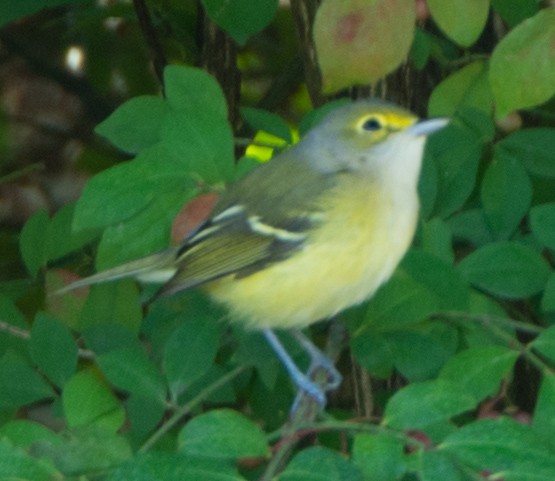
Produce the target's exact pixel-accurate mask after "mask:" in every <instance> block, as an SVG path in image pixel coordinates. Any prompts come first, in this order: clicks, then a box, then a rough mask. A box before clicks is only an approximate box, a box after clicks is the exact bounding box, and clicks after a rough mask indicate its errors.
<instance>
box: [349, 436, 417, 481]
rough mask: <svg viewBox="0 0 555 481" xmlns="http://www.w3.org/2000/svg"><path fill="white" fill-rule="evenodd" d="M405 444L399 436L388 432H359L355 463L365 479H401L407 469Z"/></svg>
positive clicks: (378, 480)
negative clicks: (390, 434) (389, 434)
mask: <svg viewBox="0 0 555 481" xmlns="http://www.w3.org/2000/svg"><path fill="white" fill-rule="evenodd" d="M404 450H405V446H404V443H403V441H401V440H400V439H399V438H396V437H393V436H388V435H387V434H385V435H384V434H358V435H356V436H355V438H354V443H353V448H352V451H353V454H352V456H353V463H354V464H355V466H358V468H359V469H360V470H361V471H362V474H363V476H364V479H371V480H372V481H392V480H398V479H401V477H402V476H403V474H405V471H406V469H407V467H406V461H405V456H404Z"/></svg>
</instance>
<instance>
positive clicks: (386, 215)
mask: <svg viewBox="0 0 555 481" xmlns="http://www.w3.org/2000/svg"><path fill="white" fill-rule="evenodd" d="M381 208H382V209H381V212H382V214H383V215H381V216H379V217H376V216H373V217H372V216H364V215H358V216H354V215H348V216H347V217H341V216H334V218H335V219H336V221H335V222H327V223H326V224H325V226H323V227H321V228H320V229H318V230H317V231H316V232H315V233H314V234H313V235H312V236H311V238H310V239H309V240H308V241H307V243H306V246H305V247H304V248H303V249H301V250H299V251H297V252H296V253H295V254H293V255H292V256H291V257H289V258H288V259H286V260H283V261H280V262H277V263H275V264H273V265H271V266H268V267H266V268H265V269H263V270H261V271H258V272H256V273H253V274H251V275H249V276H246V277H243V278H239V279H233V278H231V277H229V278H224V279H222V280H220V281H217V282H215V283H212V284H211V285H210V286H208V291H209V293H210V294H211V295H212V297H213V298H214V299H215V300H216V301H218V302H221V303H223V304H225V305H226V306H227V307H228V308H229V310H230V313H231V316H232V318H233V319H236V320H237V321H239V322H244V323H246V324H247V325H248V326H249V327H251V328H255V329H262V328H267V327H269V328H291V327H299V328H302V327H305V326H307V325H309V324H312V323H314V322H316V321H319V320H323V319H327V318H329V317H332V316H333V315H335V314H337V313H338V312H340V311H342V310H343V309H345V308H347V307H349V306H352V305H355V304H358V303H360V302H362V301H364V300H366V299H367V298H369V297H370V296H371V295H372V294H373V293H374V292H375V290H376V289H377V288H378V287H379V286H380V285H381V284H383V283H384V282H385V281H386V280H387V279H389V277H390V276H391V274H392V273H393V271H394V270H395V268H396V266H397V264H398V263H399V261H400V260H401V258H402V257H403V255H404V254H405V252H406V250H407V248H408V246H409V245H410V243H411V241H412V237H413V234H414V229H415V224H416V217H417V201H415V202H414V209H406V204H405V209H402V210H399V209H397V208H396V207H395V206H394V205H391V206H390V208H389V209H388V208H385V209H384V206H383V205H382V206H381ZM344 212H349V210H346V211H345V210H344ZM351 212H352V211H351ZM361 214H362V213H361Z"/></svg>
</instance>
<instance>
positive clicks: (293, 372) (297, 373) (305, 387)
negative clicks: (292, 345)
mask: <svg viewBox="0 0 555 481" xmlns="http://www.w3.org/2000/svg"><path fill="white" fill-rule="evenodd" d="M262 333H263V334H264V337H265V338H266V340H267V341H268V343H269V344H270V346H271V347H272V349H273V350H274V352H275V353H276V354H277V356H278V357H279V359H280V361H281V362H282V363H283V365H284V366H285V369H286V370H287V372H288V373H289V376H290V377H291V379H292V381H293V383H294V384H295V386H297V389H299V390H301V391H303V392H304V393H306V394H307V395H309V396H310V397H311V398H312V399H314V401H316V402H317V403H318V405H319V406H320V407H321V408H322V409H323V408H324V407H325V405H326V394H325V391H324V390H323V389H322V388H321V387H320V386H319V385H318V384H317V383H316V382H314V381H313V380H312V379H311V378H310V377H309V376H308V375H307V374H304V373H303V372H302V371H301V370H300V369H299V368H298V367H297V365H296V364H295V361H293V359H292V358H291V356H290V355H289V353H288V352H287V351H286V350H285V348H284V347H283V345H282V344H281V341H280V340H279V339H278V337H277V336H276V334H275V333H274V331H272V330H271V329H264V330H263V331H262ZM305 340H306V342H308V343H309V344H312V343H311V342H310V341H309V340H308V339H305ZM299 342H301V341H299ZM301 345H302V346H303V347H305V346H304V341H303V342H301ZM312 347H313V348H314V350H316V351H318V349H317V348H316V346H314V345H312ZM305 349H307V348H306V347H305ZM307 350H308V349H307ZM318 352H319V353H320V355H321V356H323V354H322V353H321V352H320V351H318ZM309 354H310V357H311V358H313V356H312V354H311V353H310V352H309ZM324 357H325V356H324ZM328 363H331V361H329V360H328ZM312 364H313V363H312ZM312 364H311V368H310V369H312ZM334 370H335V368H334ZM336 372H337V371H336ZM337 374H339V373H337ZM339 377H340V378H341V376H339ZM295 404H296V403H295Z"/></svg>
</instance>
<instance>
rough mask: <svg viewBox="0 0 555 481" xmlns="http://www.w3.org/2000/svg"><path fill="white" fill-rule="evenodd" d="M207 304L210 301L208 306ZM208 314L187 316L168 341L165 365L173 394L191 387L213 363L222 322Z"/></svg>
mask: <svg viewBox="0 0 555 481" xmlns="http://www.w3.org/2000/svg"><path fill="white" fill-rule="evenodd" d="M206 303H208V301H207V300H206V301H205V306H206ZM206 317H209V316H206ZM206 317H203V316H194V317H190V318H188V319H187V320H186V321H185V322H184V323H183V324H182V325H181V326H180V327H178V328H177V329H176V330H175V331H174V333H173V335H172V336H171V337H170V338H169V339H168V341H167V343H166V348H165V351H164V367H165V372H166V376H167V378H168V384H169V388H170V391H171V393H172V395H173V396H174V397H177V396H179V395H180V394H181V393H182V392H183V391H184V390H185V389H187V388H188V387H190V386H191V384H193V383H194V382H195V381H196V380H197V379H199V378H200V377H201V376H203V375H204V374H205V373H206V372H208V370H209V369H210V368H211V367H212V365H213V364H214V359H215V357H216V353H217V351H218V348H219V344H220V342H219V341H220V334H221V324H219V323H218V322H215V319H207V318H206Z"/></svg>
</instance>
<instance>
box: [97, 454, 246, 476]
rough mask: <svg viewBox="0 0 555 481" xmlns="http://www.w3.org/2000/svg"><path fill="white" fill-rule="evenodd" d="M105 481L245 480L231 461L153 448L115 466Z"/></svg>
mask: <svg viewBox="0 0 555 481" xmlns="http://www.w3.org/2000/svg"><path fill="white" fill-rule="evenodd" d="M106 479H107V481H131V480H132V481H161V480H163V481H186V480H191V481H193V480H194V481H245V478H243V477H242V476H240V475H239V473H238V472H237V469H236V468H235V466H234V465H233V463H230V462H228V461H227V460H219V459H202V458H201V459H199V458H192V457H189V456H184V455H183V454H181V453H168V452H165V451H156V452H154V453H146V454H141V455H139V456H136V457H135V458H133V459H132V460H131V461H128V462H127V463H124V464H122V465H121V466H118V467H117V468H116V469H114V470H113V472H112V473H111V474H109V475H108V477H107V478H106Z"/></svg>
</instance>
